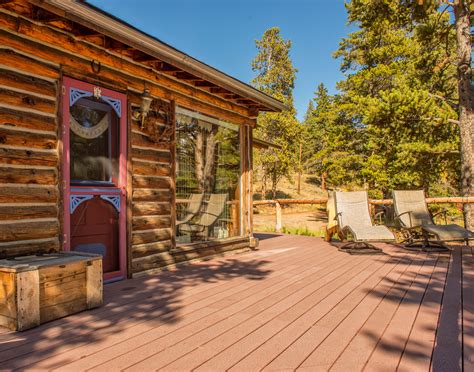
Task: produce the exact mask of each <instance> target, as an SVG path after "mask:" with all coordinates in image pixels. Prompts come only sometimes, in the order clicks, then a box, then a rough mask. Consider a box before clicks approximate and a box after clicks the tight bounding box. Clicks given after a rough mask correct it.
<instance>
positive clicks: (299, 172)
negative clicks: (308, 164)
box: [298, 142, 303, 195]
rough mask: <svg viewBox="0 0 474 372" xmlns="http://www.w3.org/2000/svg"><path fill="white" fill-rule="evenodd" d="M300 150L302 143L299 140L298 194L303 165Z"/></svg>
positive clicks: (299, 192)
mask: <svg viewBox="0 0 474 372" xmlns="http://www.w3.org/2000/svg"><path fill="white" fill-rule="evenodd" d="M302 152H303V143H302V142H300V156H299V160H298V195H300V194H301V173H303V166H302V162H301V155H302Z"/></svg>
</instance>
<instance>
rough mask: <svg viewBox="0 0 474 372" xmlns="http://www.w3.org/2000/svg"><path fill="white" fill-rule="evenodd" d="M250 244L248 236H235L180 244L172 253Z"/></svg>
mask: <svg viewBox="0 0 474 372" xmlns="http://www.w3.org/2000/svg"><path fill="white" fill-rule="evenodd" d="M241 243H245V244H247V245H248V244H249V238H247V237H233V238H227V239H222V240H217V241H215V240H214V241H207V242H200V243H190V244H180V245H178V246H176V247H175V248H173V249H172V250H171V253H173V254H174V253H182V252H188V251H196V250H202V249H204V248H213V247H225V246H230V245H234V244H241Z"/></svg>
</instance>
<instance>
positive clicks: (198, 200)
mask: <svg viewBox="0 0 474 372" xmlns="http://www.w3.org/2000/svg"><path fill="white" fill-rule="evenodd" d="M203 199H204V194H191V195H189V198H188V199H187V201H186V204H187V206H186V209H185V211H184V218H183V219H182V220H176V226H178V225H181V224H183V223H186V222H188V221H191V219H192V218H193V217H194V216H195V215H196V214H198V212H199V211H200V210H201V206H202V200H203Z"/></svg>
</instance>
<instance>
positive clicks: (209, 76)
mask: <svg viewBox="0 0 474 372" xmlns="http://www.w3.org/2000/svg"><path fill="white" fill-rule="evenodd" d="M29 1H30V2H31V3H32V4H34V5H36V6H39V7H42V8H44V9H46V10H48V11H50V12H52V13H56V14H58V15H60V16H62V17H64V18H67V19H70V20H72V21H74V22H76V23H79V24H81V25H83V26H85V27H88V28H90V29H92V30H95V31H97V32H99V33H102V34H104V35H107V36H109V37H111V38H113V39H116V40H118V41H120V42H122V43H125V44H127V45H130V46H131V47H133V48H135V49H137V50H140V51H142V52H144V53H147V54H149V55H151V56H154V57H156V58H158V59H160V60H162V61H164V62H167V63H169V64H171V65H174V66H176V67H178V68H180V69H182V70H183V71H186V72H189V73H191V74H194V75H196V76H199V77H202V78H203V79H205V80H207V81H210V82H212V83H214V84H216V85H217V86H220V87H222V88H225V89H227V90H229V91H231V92H234V93H236V94H239V95H241V96H242V97H246V98H249V99H251V100H253V101H255V102H257V103H259V104H260V105H261V107H260V110H261V111H275V112H279V111H282V110H284V109H285V105H284V104H283V103H282V102H281V101H279V100H277V99H275V98H273V97H271V96H269V95H267V94H266V93H263V92H261V91H259V90H258V89H256V88H254V87H252V86H251V85H249V84H247V83H244V82H242V81H240V80H238V79H236V78H234V77H232V76H230V75H227V74H226V73H224V72H222V71H219V70H217V69H216V68H214V67H211V66H209V65H207V64H205V63H203V62H201V61H199V60H197V59H195V58H193V57H191V56H189V55H187V54H185V53H183V52H181V51H179V50H178V49H176V48H174V47H172V46H170V45H168V44H166V43H164V42H162V41H161V40H159V39H157V38H155V37H153V36H151V35H149V34H146V33H145V32H143V31H141V30H139V29H137V28H135V27H133V26H132V25H130V24H128V23H126V22H125V21H123V20H121V19H119V18H117V17H115V16H113V15H111V14H109V13H107V12H105V11H103V10H101V9H99V8H97V7H95V6H93V5H92V4H89V3H87V2H86V1H81V0H29Z"/></svg>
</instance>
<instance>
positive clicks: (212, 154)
mask: <svg viewBox="0 0 474 372" xmlns="http://www.w3.org/2000/svg"><path fill="white" fill-rule="evenodd" d="M216 134H217V127H213V128H212V130H211V131H210V132H206V156H205V163H204V170H203V178H204V190H205V192H208V193H212V192H214V185H215V179H216V177H215V174H214V173H215V169H216V150H217V142H216Z"/></svg>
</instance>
